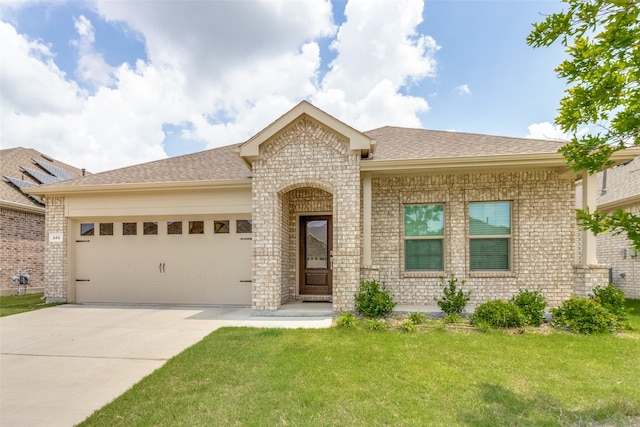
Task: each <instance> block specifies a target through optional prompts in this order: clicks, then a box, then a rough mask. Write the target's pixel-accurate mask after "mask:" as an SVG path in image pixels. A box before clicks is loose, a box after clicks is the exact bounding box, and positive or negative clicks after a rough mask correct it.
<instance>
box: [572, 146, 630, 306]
mask: <svg viewBox="0 0 640 427" xmlns="http://www.w3.org/2000/svg"><path fill="white" fill-rule="evenodd" d="M596 179H597V191H596V206H597V209H598V211H600V212H613V211H615V210H616V209H618V208H620V209H623V210H625V211H628V212H631V213H633V214H635V215H640V157H636V158H634V159H633V160H630V161H627V162H625V163H622V164H620V165H618V166H615V167H613V168H610V169H606V170H604V171H603V172H600V173H598V174H597V177H596ZM576 188H577V191H576V195H577V198H578V203H580V199H581V188H582V182H581V181H578V183H577V185H576ZM578 255H579V254H578ZM639 255H640V254H638V252H637V251H635V250H634V249H633V248H632V246H631V241H630V240H629V239H627V236H626V235H625V234H618V235H615V234H613V233H603V234H599V235H598V237H597V257H598V261H600V262H602V263H603V264H606V265H608V266H609V267H610V282H611V283H613V284H614V285H615V286H616V287H617V288H619V289H621V290H623V291H624V293H625V296H626V297H627V298H632V299H638V298H640V256H639Z"/></svg>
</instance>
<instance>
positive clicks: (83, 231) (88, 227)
mask: <svg viewBox="0 0 640 427" xmlns="http://www.w3.org/2000/svg"><path fill="white" fill-rule="evenodd" d="M94 228H95V225H93V224H80V235H81V236H93V233H94V231H93V230H94Z"/></svg>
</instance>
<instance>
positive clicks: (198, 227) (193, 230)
mask: <svg viewBox="0 0 640 427" xmlns="http://www.w3.org/2000/svg"><path fill="white" fill-rule="evenodd" d="M189 234H204V221H189Z"/></svg>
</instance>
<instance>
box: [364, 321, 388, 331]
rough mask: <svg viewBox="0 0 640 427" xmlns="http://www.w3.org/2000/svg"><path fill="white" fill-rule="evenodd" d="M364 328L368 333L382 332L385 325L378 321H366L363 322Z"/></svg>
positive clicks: (385, 327)
mask: <svg viewBox="0 0 640 427" xmlns="http://www.w3.org/2000/svg"><path fill="white" fill-rule="evenodd" d="M364 327H365V328H366V329H368V330H370V331H382V330H384V329H387V324H386V323H385V322H384V321H383V320H380V319H367V320H365V322H364Z"/></svg>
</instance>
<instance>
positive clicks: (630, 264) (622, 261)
mask: <svg viewBox="0 0 640 427" xmlns="http://www.w3.org/2000/svg"><path fill="white" fill-rule="evenodd" d="M622 208H623V209H624V210H626V211H629V212H631V213H634V214H636V215H640V202H636V203H633V204H629V205H626V206H622ZM597 256H598V261H600V260H606V261H607V263H608V264H609V266H610V267H611V268H612V269H613V270H612V279H613V283H614V284H615V285H616V287H617V288H619V289H622V290H623V291H624V294H625V296H626V297H627V298H633V299H640V253H636V252H635V251H634V250H633V249H631V242H630V241H629V239H627V236H626V234H618V235H613V234H611V233H606V234H600V235H598V237H597Z"/></svg>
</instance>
